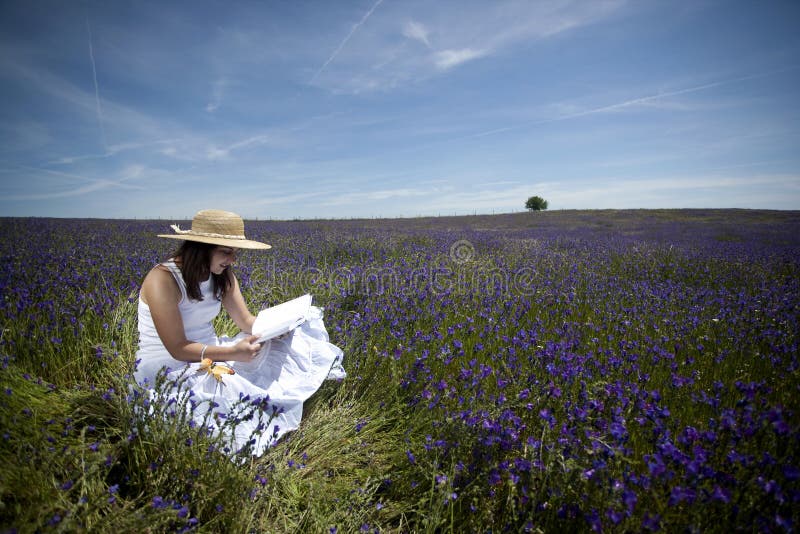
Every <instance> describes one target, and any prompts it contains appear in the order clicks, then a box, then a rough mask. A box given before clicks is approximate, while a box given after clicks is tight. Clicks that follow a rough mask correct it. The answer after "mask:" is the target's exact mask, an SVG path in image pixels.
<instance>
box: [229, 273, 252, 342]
mask: <svg viewBox="0 0 800 534" xmlns="http://www.w3.org/2000/svg"><path fill="white" fill-rule="evenodd" d="M228 276H230V277H231V282H232V285H231V288H230V290H229V291H228V292H227V293H226V294H225V297H224V298H223V299H222V305H223V306H224V307H225V310H226V311H227V312H228V315H230V316H231V319H233V322H234V323H236V326H238V327H239V330H241V331H242V332H247V333H248V334H250V333H252V332H253V322H255V320H256V318H255V316H254V315H253V314H252V313H250V310H249V309H248V308H247V303H246V302H245V301H244V297H243V296H242V291H241V288H240V287H239V281H238V280H237V279H236V276H235V275H234V274H233V272H232V271H230V270H229V271H228Z"/></svg>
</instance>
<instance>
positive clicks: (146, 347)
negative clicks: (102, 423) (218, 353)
mask: <svg viewBox="0 0 800 534" xmlns="http://www.w3.org/2000/svg"><path fill="white" fill-rule="evenodd" d="M161 265H163V266H164V267H166V268H167V269H169V270H170V272H171V273H172V276H173V277H174V278H175V282H176V283H177V284H178V288H180V291H181V300H180V301H179V302H178V311H180V314H181V318H182V319H183V329H184V331H185V333H186V339H188V340H189V341H197V342H200V343H205V344H207V345H216V344H217V336H216V333H215V332H214V327H213V326H212V324H211V321H213V320H214V318H215V317H216V316H217V315H218V314H219V312H220V309H221V303H220V301H219V300H217V298H216V297H215V296H214V291H213V287H212V286H213V281H212V279H211V276H210V275H209V277H208V280H205V281H203V282H201V283H200V294H201V295H202V296H203V300H194V299H191V298H189V296H188V295H187V294H186V282H184V280H183V275H182V274H181V270H180V267H178V266H177V265H176V264H175V262H174V261H173V260H169V261H166V262H164V263H162V264H161ZM138 314H139V350H138V351H137V352H136V359H137V360H138V365H137V369H136V373H135V377H136V380H137V381H138V382H140V383H141V382H142V381H143V380H144V379H149V381H150V382H152V381H153V379H154V378H155V375H156V373H157V372H158V370H159V369H160V368H161V367H163V366H167V367H171V368H177V367H178V366H179V365H181V364H182V362H180V361H178V360H176V359H174V358H173V357H172V356H170V354H169V352H167V349H166V347H164V344H163V343H162V342H161V338H160V337H158V332H157V331H156V327H155V324H153V316H152V315H151V314H150V307H149V306H148V305H147V304H146V303H145V302H144V301H143V300H142V299H141V297H140V298H139V308H138Z"/></svg>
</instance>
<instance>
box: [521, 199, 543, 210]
mask: <svg viewBox="0 0 800 534" xmlns="http://www.w3.org/2000/svg"><path fill="white" fill-rule="evenodd" d="M525 208H526V209H528V210H529V211H541V210H546V209H547V201H546V200H545V199H543V198H542V197H531V198H529V199H528V201H527V202H525Z"/></svg>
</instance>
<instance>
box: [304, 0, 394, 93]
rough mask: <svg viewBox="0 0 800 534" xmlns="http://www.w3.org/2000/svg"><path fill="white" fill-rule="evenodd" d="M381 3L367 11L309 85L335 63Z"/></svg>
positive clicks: (379, 0) (376, 3)
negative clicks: (329, 65)
mask: <svg viewBox="0 0 800 534" xmlns="http://www.w3.org/2000/svg"><path fill="white" fill-rule="evenodd" d="M381 2H383V0H378V1H377V2H375V5H373V6H372V9H370V10H369V11H367V13H366V15H364V16H363V17H362V18H361V20H360V21H359V22H358V24H356V25H355V26H353V29H352V30H350V33H348V34H347V37H345V38H344V40H343V41H342V42H341V43H339V46H338V47H337V48H336V50H334V51H333V54H331V57H329V58H328V60H327V61H326V62H325V63H323V64H322V66H321V67H320V68H319V70H317V72H315V73H314V76H312V77H311V80H310V81H309V82H308V83H314V82H315V81H316V79H317V76H319V75H320V74H321V73H322V71H323V70H325V67H327V66H328V64H329V63H330V62H331V61H333V60H334V59H335V58H336V56H338V55H339V52H341V51H342V48H344V45H346V44H347V41H349V40H350V38H351V37H352V36H353V34H354V33H356V30H358V29H359V28H360V27H361V26H362V25H363V24H364V23H365V22H366V21H367V19H368V18H369V16H370V15H372V12H373V11H375V8H376V7H378V6H379V5H381Z"/></svg>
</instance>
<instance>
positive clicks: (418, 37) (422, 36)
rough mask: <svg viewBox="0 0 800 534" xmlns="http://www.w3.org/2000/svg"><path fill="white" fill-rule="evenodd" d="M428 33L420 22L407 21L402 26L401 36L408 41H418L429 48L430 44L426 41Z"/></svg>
mask: <svg viewBox="0 0 800 534" xmlns="http://www.w3.org/2000/svg"><path fill="white" fill-rule="evenodd" d="M429 34H430V31H429V30H428V29H427V28H426V27H425V26H424V25H423V24H422V23H420V22H417V21H415V20H409V21H407V22H406V23H405V24H404V25H403V35H404V36H406V37H408V38H409V39H413V40H415V41H419V42H420V43H422V44H424V45H425V46H427V47H428V48H431V43H430V41H429V40H428V35H429Z"/></svg>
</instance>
